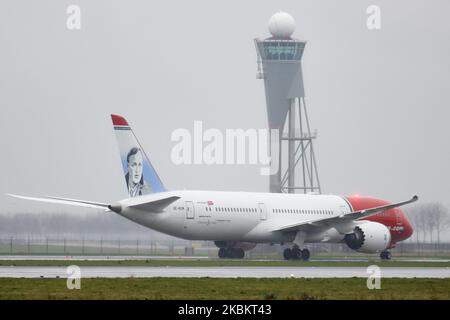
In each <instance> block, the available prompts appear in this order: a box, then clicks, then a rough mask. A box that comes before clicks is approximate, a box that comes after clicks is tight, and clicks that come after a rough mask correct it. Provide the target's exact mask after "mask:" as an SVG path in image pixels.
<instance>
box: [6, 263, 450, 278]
mask: <svg viewBox="0 0 450 320" xmlns="http://www.w3.org/2000/svg"><path fill="white" fill-rule="evenodd" d="M80 269H81V277H82V278H154V277H174V278H202V277H210V278H352V277H357V278H367V277H368V276H369V275H370V274H369V273H367V270H366V268H362V267H90V266H89V267H80ZM380 270H381V274H380V276H381V277H382V278H450V268H432V267H429V268H393V267H386V268H380ZM67 276H68V274H67V268H66V267H16V266H10V267H0V278H67Z"/></svg>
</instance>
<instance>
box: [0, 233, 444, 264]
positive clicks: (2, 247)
mask: <svg viewBox="0 0 450 320" xmlns="http://www.w3.org/2000/svg"><path fill="white" fill-rule="evenodd" d="M307 247H308V249H309V250H310V251H311V254H312V255H313V256H315V257H318V258H320V257H323V258H327V257H347V256H348V257H355V256H367V255H365V254H361V253H358V252H355V251H353V250H351V249H350V248H348V247H347V246H346V245H345V244H308V245H307ZM284 248H285V247H282V246H279V245H269V244H267V245H264V244H260V245H257V246H256V247H255V248H254V249H252V250H250V251H247V252H246V256H247V257H249V258H273V259H277V258H281V257H282V252H283V249H284ZM217 250H218V249H217V247H216V246H215V245H214V243H213V242H210V241H184V240H178V239H173V240H171V239H169V240H154V239H129V238H127V239H121V238H117V239H88V238H86V239H85V238H82V239H77V238H50V237H47V238H41V237H28V238H23V237H21V238H16V237H8V238H0V255H67V256H75V255H100V256H114V255H123V256H126V255H129V256H199V257H201V256H203V257H217ZM392 252H393V255H395V256H422V257H449V258H450V243H440V244H435V243H411V242H401V243H399V244H397V247H396V248H395V249H393V250H392ZM374 256H377V255H374Z"/></svg>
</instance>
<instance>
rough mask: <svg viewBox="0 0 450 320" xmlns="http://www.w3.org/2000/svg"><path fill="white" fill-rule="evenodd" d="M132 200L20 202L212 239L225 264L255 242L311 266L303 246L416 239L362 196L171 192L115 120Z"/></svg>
mask: <svg viewBox="0 0 450 320" xmlns="http://www.w3.org/2000/svg"><path fill="white" fill-rule="evenodd" d="M111 117H112V122H113V125H114V131H115V133H116V137H117V142H118V145H119V150H120V157H121V161H122V167H123V171H124V177H125V182H126V187H127V190H128V194H129V197H128V198H126V199H123V200H120V201H117V202H111V203H100V202H93V201H85V200H75V199H68V198H56V197H45V198H35V197H25V196H18V195H11V196H14V197H17V198H22V199H28V200H37V201H44V202H51V203H60V204H69V205H76V206H85V207H91V208H100V209H104V210H106V211H113V212H115V213H117V214H119V215H121V216H123V217H125V218H127V219H130V220H131V221H134V222H136V223H138V224H141V225H143V226H146V227H148V228H151V229H154V230H157V231H160V232H163V233H166V234H169V235H172V236H175V237H179V238H183V239H188V240H207V241H214V243H215V245H216V246H217V247H218V248H219V250H218V255H219V257H220V258H238V259H240V258H243V257H244V255H245V252H244V251H246V250H251V249H252V248H254V247H255V246H256V244H258V243H271V244H281V245H284V244H292V245H290V246H289V247H288V248H286V249H285V250H284V252H283V256H284V258H285V259H286V260H289V259H302V260H308V259H309V257H310V252H309V250H308V249H306V248H305V243H345V244H346V245H348V246H349V247H350V248H351V249H353V250H356V251H358V252H363V253H380V257H381V259H390V258H391V253H390V251H389V249H391V248H393V247H395V245H396V243H397V242H399V241H402V240H405V239H407V238H409V237H410V236H411V234H412V233H413V229H412V227H411V224H410V222H409V221H408V219H407V217H406V216H405V214H404V213H403V212H402V210H401V209H399V207H401V206H403V205H405V204H408V203H411V202H414V201H416V200H417V199H418V197H417V196H414V197H412V198H411V199H410V200H407V201H402V202H398V203H388V202H387V201H384V200H380V199H375V198H369V197H363V196H348V197H344V196H337V195H321V194H287V193H256V192H224V191H187V190H182V191H168V190H167V189H166V188H165V187H164V185H163V183H162V181H161V179H160V178H159V176H158V174H157V173H156V171H155V169H154V168H153V166H152V164H151V162H150V161H149V159H148V157H147V156H146V154H145V152H144V150H143V149H142V147H141V145H140V144H139V142H138V140H137V139H136V136H135V135H134V133H133V131H132V130H131V128H130V126H129V124H128V122H127V121H126V120H125V118H123V117H121V116H118V115H111Z"/></svg>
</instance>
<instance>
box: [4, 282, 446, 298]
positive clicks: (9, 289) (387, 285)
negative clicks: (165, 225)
mask: <svg viewBox="0 0 450 320" xmlns="http://www.w3.org/2000/svg"><path fill="white" fill-rule="evenodd" d="M0 299H2V300H4V299H239V300H241V299H243V300H245V299H258V300H259V299H262V300H267V299H296V300H297V299H300V300H311V299H433V300H434V299H445V300H448V299H450V279H396V278H394V279H382V282H381V289H379V290H369V289H367V287H366V279H356V278H351V279H255V278H250V279H242V278H238V279H216V278H201V279H191V278H187V279H180V278H129V279H82V280H81V289H80V290H68V289H67V287H66V280H65V279H11V278H0Z"/></svg>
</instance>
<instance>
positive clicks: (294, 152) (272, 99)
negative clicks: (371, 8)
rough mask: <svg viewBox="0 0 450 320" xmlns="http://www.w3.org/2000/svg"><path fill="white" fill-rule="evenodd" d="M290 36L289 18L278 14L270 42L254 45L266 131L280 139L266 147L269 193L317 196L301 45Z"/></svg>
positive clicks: (271, 25) (291, 24)
mask: <svg viewBox="0 0 450 320" xmlns="http://www.w3.org/2000/svg"><path fill="white" fill-rule="evenodd" d="M294 30H295V21H294V19H293V18H292V16H291V15H289V14H288V13H285V12H278V13H276V14H274V15H273V16H272V17H271V18H270V20H269V31H270V33H271V34H272V36H271V37H269V38H267V39H265V40H260V39H255V46H256V51H257V59H258V60H257V63H258V70H257V78H258V79H263V80H264V87H265V92H266V104H267V117H268V121H269V129H276V130H278V133H279V134H278V137H277V138H274V136H273V135H271V141H270V150H271V159H272V166H273V165H274V163H276V166H277V167H278V170H272V172H274V171H277V172H276V173H275V174H272V175H271V176H270V192H288V193H296V192H302V193H309V192H314V193H320V192H321V190H320V183H319V175H318V170H317V166H316V159H315V156H314V149H313V140H314V139H315V138H316V133H314V134H311V129H310V125H309V119H308V113H307V110H306V104H305V90H304V86H303V74H302V64H301V59H302V55H303V51H304V49H305V45H306V42H305V41H301V40H297V39H294V38H292V37H291V36H292V34H293V33H294ZM275 132H276V131H275ZM275 139H278V141H273V140H275ZM275 146H278V147H275ZM286 147H287V149H286ZM275 169H276V168H275Z"/></svg>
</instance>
